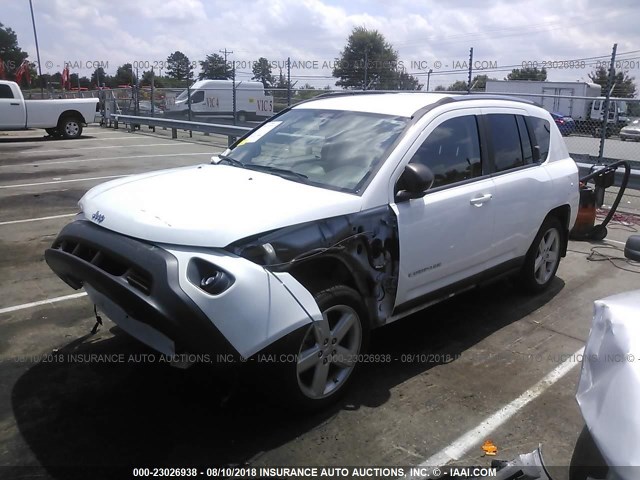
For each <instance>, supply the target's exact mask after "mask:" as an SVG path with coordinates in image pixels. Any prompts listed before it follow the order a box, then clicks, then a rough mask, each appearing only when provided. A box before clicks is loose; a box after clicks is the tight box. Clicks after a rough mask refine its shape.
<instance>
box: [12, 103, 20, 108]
mask: <svg viewBox="0 0 640 480" xmlns="http://www.w3.org/2000/svg"><path fill="white" fill-rule="evenodd" d="M9 105H14V106H16V107H19V106H20V104H19V103H13V102H11V103H10V104H9Z"/></svg>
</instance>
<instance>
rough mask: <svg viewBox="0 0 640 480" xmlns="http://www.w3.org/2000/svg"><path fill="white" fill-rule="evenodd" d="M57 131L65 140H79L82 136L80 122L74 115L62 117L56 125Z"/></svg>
mask: <svg viewBox="0 0 640 480" xmlns="http://www.w3.org/2000/svg"><path fill="white" fill-rule="evenodd" d="M58 131H59V132H60V134H61V135H62V136H63V137H64V138H66V139H71V138H80V136H81V135H82V120H80V119H79V118H78V117H76V116H75V115H69V116H66V117H62V118H61V119H60V122H59V123H58Z"/></svg>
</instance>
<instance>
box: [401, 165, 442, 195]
mask: <svg viewBox="0 0 640 480" xmlns="http://www.w3.org/2000/svg"><path fill="white" fill-rule="evenodd" d="M433 181H434V176H433V172H432V171H431V169H430V168H429V167H427V166H426V165H423V164H422V163H409V164H407V166H406V167H404V172H402V175H400V178H399V179H398V183H397V184H396V190H397V193H396V201H397V202H406V201H407V200H411V199H412V198H420V197H424V195H425V194H426V193H427V190H429V189H430V188H431V186H432V185H433Z"/></svg>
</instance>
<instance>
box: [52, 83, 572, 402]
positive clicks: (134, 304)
mask: <svg viewBox="0 0 640 480" xmlns="http://www.w3.org/2000/svg"><path fill="white" fill-rule="evenodd" d="M578 196H579V195H578V169H577V167H576V164H575V162H574V161H573V160H572V159H571V158H570V157H569V154H568V152H567V149H566V147H565V144H564V141H563V139H562V136H561V135H560V132H559V131H558V129H557V127H556V125H555V122H554V121H553V119H552V118H551V116H550V115H549V113H548V112H546V111H545V110H543V109H542V108H539V107H537V106H535V105H534V104H532V103H528V102H524V101H522V100H517V99H505V98H497V97H492V96H486V95H471V96H469V95H444V94H430V93H370V94H364V93H363V94H353V93H350V94H338V95H328V96H324V97H322V98H317V99H314V100H311V101H308V102H305V103H301V104H298V105H296V106H293V107H292V108H290V109H287V110H285V111H284V112H282V113H281V114H279V115H276V116H274V117H273V118H272V119H271V120H269V121H268V122H266V123H264V124H263V125H261V126H259V127H258V128H256V129H255V130H253V131H252V132H251V133H249V134H248V135H247V136H245V137H244V138H242V139H241V140H239V141H238V142H236V144H234V145H233V146H232V147H230V148H229V149H228V150H226V151H225V152H224V153H223V154H221V155H219V156H216V157H214V159H213V162H212V163H211V164H204V165H197V166H193V167H187V168H177V169H172V170H164V171H156V172H152V173H147V174H142V175H136V176H131V177H126V178H122V179H118V180H114V181H111V182H107V183H104V184H102V185H99V186H97V187H95V188H93V189H92V190H90V191H89V192H88V193H87V194H86V195H85V196H84V197H83V198H82V199H81V200H80V203H79V205H80V207H81V213H80V215H79V217H78V219H77V220H76V221H74V222H73V223H71V224H69V225H67V226H66V227H65V228H64V229H63V230H62V232H61V233H60V235H59V236H58V238H57V239H56V240H55V242H54V244H53V245H52V247H51V248H50V249H48V250H47V251H46V254H45V256H46V260H47V262H48V264H49V265H50V267H51V268H52V269H53V270H54V271H55V272H56V273H57V274H58V276H60V278H62V279H63V280H64V281H66V282H67V283H68V284H69V285H71V286H72V287H73V288H76V289H78V288H81V287H84V288H85V290H86V291H87V293H88V294H89V297H90V299H91V300H92V301H93V302H94V303H95V304H96V305H97V306H98V307H99V308H100V309H102V310H103V311H104V312H105V313H106V314H107V316H109V317H110V318H111V319H112V320H113V321H115V322H116V323H117V324H118V325H120V326H121V327H122V329H124V330H125V331H127V332H129V333H130V334H131V335H133V336H134V337H136V338H138V339H139V340H141V341H142V342H144V343H146V344H147V345H149V346H151V347H153V348H154V349H156V350H157V351H159V352H161V353H163V354H166V355H176V354H179V353H183V352H189V353H197V354H200V355H201V356H203V355H206V358H209V359H210V360H211V361H213V362H215V361H217V360H221V359H224V360H225V361H226V362H233V361H238V360H247V361H248V362H250V363H253V364H261V366H262V367H266V366H267V364H268V366H270V367H273V366H274V365H276V364H277V366H278V367H279V368H278V369H277V371H278V374H277V378H276V379H277V380H279V381H281V382H282V384H283V386H284V388H285V391H287V392H288V397H289V398H290V399H292V400H295V401H296V402H298V403H300V404H302V405H305V406H311V407H314V406H321V405H324V404H326V403H328V402H330V401H332V400H333V399H335V398H336V397H337V396H338V395H339V394H340V393H341V392H343V391H344V390H345V387H346V385H347V384H348V382H349V381H350V380H351V378H352V377H353V373H354V370H355V369H356V368H357V367H358V364H359V363H358V360H359V359H361V358H362V357H361V355H362V353H363V352H364V351H365V348H366V345H367V338H368V333H369V331H370V330H371V329H373V328H377V327H380V326H383V325H385V324H387V323H390V322H393V321H395V320H397V319H399V318H402V317H404V316H407V315H409V314H411V313H413V312H415V311H417V310H419V309H421V308H424V307H426V306H428V305H430V304H433V303H434V302H436V301H438V300H441V299H445V298H448V297H450V296H451V295H452V294H455V293H458V292H460V291H462V290H464V289H467V288H469V287H471V286H474V285H478V284H480V283H484V282H486V281H487V280H489V279H492V278H496V277H497V276H501V275H505V274H510V275H513V276H514V277H516V278H517V279H518V281H519V282H520V283H521V285H523V286H524V287H526V288H527V289H529V290H532V291H539V290H542V289H544V288H545V287H547V286H548V285H549V283H550V282H551V281H552V280H553V278H554V276H555V273H556V270H557V268H558V264H559V261H560V257H561V256H564V255H565V252H566V246H567V237H568V232H569V229H570V228H571V227H572V225H573V222H574V220H575V218H576V214H577V209H578ZM199 358H200V357H199Z"/></svg>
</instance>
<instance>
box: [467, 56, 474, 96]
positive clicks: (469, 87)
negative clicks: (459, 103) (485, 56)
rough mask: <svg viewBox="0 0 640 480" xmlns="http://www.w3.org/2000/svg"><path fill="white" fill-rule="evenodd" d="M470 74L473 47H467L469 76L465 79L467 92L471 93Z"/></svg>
mask: <svg viewBox="0 0 640 480" xmlns="http://www.w3.org/2000/svg"><path fill="white" fill-rule="evenodd" d="M471 75H473V47H471V48H470V49H469V78H468V80H467V93H471Z"/></svg>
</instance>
